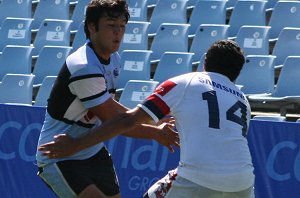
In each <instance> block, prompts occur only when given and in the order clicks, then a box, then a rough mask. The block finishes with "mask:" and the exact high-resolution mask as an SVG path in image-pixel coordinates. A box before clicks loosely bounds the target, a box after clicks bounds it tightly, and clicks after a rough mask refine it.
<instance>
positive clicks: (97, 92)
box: [69, 68, 111, 108]
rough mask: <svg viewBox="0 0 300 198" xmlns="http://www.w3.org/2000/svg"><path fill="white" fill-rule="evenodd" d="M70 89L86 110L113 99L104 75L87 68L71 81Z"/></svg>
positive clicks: (77, 73)
mask: <svg viewBox="0 0 300 198" xmlns="http://www.w3.org/2000/svg"><path fill="white" fill-rule="evenodd" d="M69 88H70V90H71V92H72V93H73V94H74V95H76V96H77V97H78V99H79V100H80V101H81V102H82V104H83V105H84V106H85V107H86V108H91V107H94V106H97V105H99V104H102V103H103V102H105V101H106V100H107V99H109V98H110V97H111V95H110V94H109V93H108V91H107V87H106V82H105V78H104V76H103V74H102V73H100V72H99V71H96V72H95V71H90V70H89V69H87V68H85V69H82V70H81V71H78V72H76V75H74V76H73V77H72V78H71V79H70V82H69Z"/></svg>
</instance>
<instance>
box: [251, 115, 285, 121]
mask: <svg viewBox="0 0 300 198" xmlns="http://www.w3.org/2000/svg"><path fill="white" fill-rule="evenodd" d="M252 119H254V120H267V121H277V122H284V121H286V117H285V116H280V115H265V116H263V115H256V116H253V118H252Z"/></svg>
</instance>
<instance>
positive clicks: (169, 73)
mask: <svg viewBox="0 0 300 198" xmlns="http://www.w3.org/2000/svg"><path fill="white" fill-rule="evenodd" d="M193 55H194V54H193V53H185V52H165V53H164V54H163V55H162V57H161V59H160V61H159V63H158V65H157V67H156V70H155V73H154V76H153V80H155V81H158V82H160V83H162V82H163V81H165V80H167V79H169V78H171V77H174V76H177V75H181V74H185V73H189V72H192V56H193Z"/></svg>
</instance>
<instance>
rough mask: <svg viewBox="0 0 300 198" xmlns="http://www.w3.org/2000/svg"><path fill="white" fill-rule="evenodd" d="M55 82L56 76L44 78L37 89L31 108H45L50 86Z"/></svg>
mask: <svg viewBox="0 0 300 198" xmlns="http://www.w3.org/2000/svg"><path fill="white" fill-rule="evenodd" d="M55 80H56V76H46V77H45V78H44V80H43V81H42V84H41V86H40V87H39V88H38V92H37V95H36V97H35V101H34V103H33V106H44V107H45V106H47V100H48V98H49V96H50V93H51V90H52V86H53V84H54V82H55Z"/></svg>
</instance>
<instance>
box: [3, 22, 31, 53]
mask: <svg viewBox="0 0 300 198" xmlns="http://www.w3.org/2000/svg"><path fill="white" fill-rule="evenodd" d="M31 22H32V19H30V18H10V17H9V18H6V19H5V20H4V21H3V23H2V24H1V28H0V51H2V49H3V48H4V47H5V46H6V45H24V46H26V45H27V46H30V43H31V31H30V25H31Z"/></svg>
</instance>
